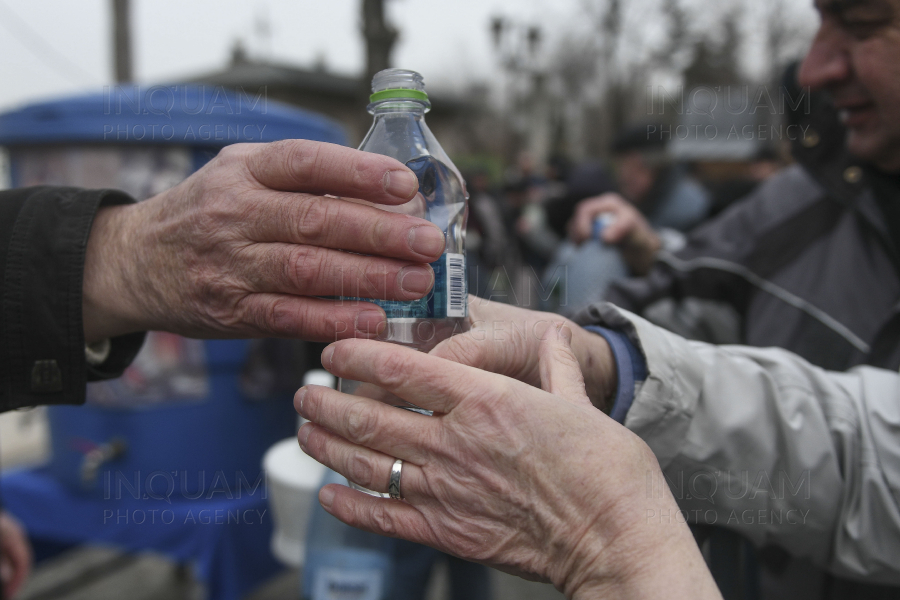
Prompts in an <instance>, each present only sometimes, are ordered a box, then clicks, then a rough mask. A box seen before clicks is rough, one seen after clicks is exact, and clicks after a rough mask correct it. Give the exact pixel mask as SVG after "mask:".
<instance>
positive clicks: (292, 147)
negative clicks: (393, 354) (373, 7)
mask: <svg viewBox="0 0 900 600" xmlns="http://www.w3.org/2000/svg"><path fill="white" fill-rule="evenodd" d="M417 190H418V181H417V180H416V177H415V175H414V174H413V173H412V172H411V171H410V170H409V169H407V168H406V167H405V166H404V165H402V164H401V163H399V162H397V161H395V160H393V159H391V158H387V157H384V156H379V155H375V154H369V153H365V152H359V151H356V150H352V149H349V148H344V147H341V146H335V145H332V144H324V143H318V142H310V141H305V140H289V141H284V142H277V143H274V144H239V145H234V146H229V147H227V148H225V149H223V150H222V151H221V152H220V153H219V155H218V156H217V157H216V158H215V159H214V160H212V161H211V162H210V163H209V164H207V165H206V166H205V167H204V168H203V169H201V170H200V171H198V172H197V173H195V174H194V175H193V176H191V177H190V178H188V179H187V180H185V181H184V182H182V183H181V184H180V185H178V186H176V187H174V188H172V189H171V190H168V191H166V192H164V193H162V194H160V195H158V196H155V197H154V198H151V199H149V200H147V201H145V202H141V203H139V204H136V205H130V206H122V207H111V208H105V209H102V210H101V211H99V213H98V215H97V218H96V220H95V223H94V227H93V229H92V231H91V237H90V239H89V242H88V250H87V256H86V261H85V276H84V321H85V335H86V339H87V340H88V341H93V340H97V339H102V338H104V337H111V336H112V335H118V334H122V333H128V332H132V331H143V330H152V329H155V330H165V331H172V332H175V333H181V334H184V335H189V336H194V337H254V336H288V337H298V338H303V339H310V340H334V339H337V338H340V337H353V336H363V337H374V336H375V335H376V334H377V333H378V331H380V330H381V328H383V327H384V324H385V316H384V311H383V310H381V309H380V308H379V307H377V306H375V305H373V304H369V303H349V302H344V303H340V302H339V301H333V300H325V299H320V298H317V296H359V297H365V298H382V299H384V298H387V299H396V300H412V299H416V298H420V297H422V296H423V295H424V294H425V293H427V291H428V290H429V289H431V286H432V283H433V280H434V273H433V272H432V270H431V267H429V266H428V264H427V263H429V262H432V261H434V260H436V259H437V258H438V257H440V255H441V253H442V252H443V249H444V238H443V234H442V232H441V231H440V230H439V229H438V228H437V227H436V226H435V225H433V224H431V223H428V222H427V221H424V220H422V219H416V218H414V217H411V216H408V215H402V214H395V213H391V212H387V211H384V210H380V209H378V208H375V207H373V206H369V205H366V204H364V203H361V202H359V200H364V201H367V202H371V203H378V204H388V205H398V204H402V203H405V202H407V201H409V200H410V199H411V198H413V197H414V196H415V194H416V191H417ZM326 194H328V195H326ZM332 195H333V196H332ZM334 196H347V197H349V198H353V199H358V200H347V199H342V198H337V197H334ZM345 251H349V252H345ZM368 255H372V256H368Z"/></svg>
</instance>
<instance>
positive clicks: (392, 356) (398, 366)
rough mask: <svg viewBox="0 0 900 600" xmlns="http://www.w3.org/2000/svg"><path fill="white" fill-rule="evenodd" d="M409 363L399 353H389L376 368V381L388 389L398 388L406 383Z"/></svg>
mask: <svg viewBox="0 0 900 600" xmlns="http://www.w3.org/2000/svg"><path fill="white" fill-rule="evenodd" d="M407 373H409V361H408V360H407V358H406V357H405V356H403V355H402V354H400V353H399V352H389V353H387V354H386V355H385V356H384V358H382V359H381V361H380V362H379V363H378V364H377V365H376V367H375V378H376V380H377V381H378V382H379V383H381V384H383V385H386V386H388V387H396V386H399V385H400V384H402V383H403V382H404V381H406V377H407Z"/></svg>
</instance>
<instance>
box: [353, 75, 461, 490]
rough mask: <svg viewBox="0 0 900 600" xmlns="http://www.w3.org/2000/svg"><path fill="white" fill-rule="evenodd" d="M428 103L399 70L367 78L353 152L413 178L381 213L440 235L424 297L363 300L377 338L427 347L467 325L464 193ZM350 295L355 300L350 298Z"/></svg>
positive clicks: (367, 390) (417, 79)
mask: <svg viewBox="0 0 900 600" xmlns="http://www.w3.org/2000/svg"><path fill="white" fill-rule="evenodd" d="M430 108H431V103H430V102H429V101H428V94H426V93H425V84H424V82H423V80H422V76H421V75H419V74H418V73H416V72H415V71H408V70H406V69H385V70H384V71H380V72H379V73H376V74H375V77H373V78H372V95H371V97H370V104H369V106H368V109H369V112H370V113H371V114H372V115H374V117H375V120H374V122H373V123H372V128H371V129H369V133H367V134H366V137H365V139H363V141H362V144H360V146H359V149H360V150H364V151H366V152H373V153H375V154H383V155H385V156H390V157H392V158H396V159H397V160H399V161H400V162H402V163H404V164H405V165H406V166H407V167H409V168H410V169H411V170H412V172H413V173H415V174H416V177H417V178H418V180H419V191H418V193H417V194H416V195H415V197H414V198H413V199H412V200H410V201H409V202H407V203H406V204H402V205H400V206H379V208H383V209H384V210H389V211H392V212H398V213H403V214H408V215H412V216H415V217H420V218H422V219H427V220H428V221H431V222H432V223H434V224H435V225H437V226H438V227H440V228H441V230H442V231H443V232H444V238H445V247H444V253H443V255H442V256H441V257H440V258H439V259H438V260H437V261H435V262H433V263H431V268H432V269H433V270H434V287H433V288H432V290H431V292H429V294H428V295H427V296H425V297H424V298H421V299H419V300H413V301H411V302H400V301H394V300H374V301H373V300H367V301H369V302H375V303H376V304H378V305H379V306H381V307H382V308H383V309H384V312H385V314H386V316H387V326H386V327H385V329H384V331H383V332H382V334H381V335H380V336H379V339H380V340H383V341H386V342H392V343H395V344H402V345H404V346H408V347H410V348H415V349H416V350H419V351H422V352H428V351H429V350H431V349H432V348H434V347H435V346H436V345H437V344H438V343H440V342H441V341H442V340H445V339H447V338H448V337H450V336H451V335H455V334H457V333H462V332H463V331H465V330H466V329H467V328H468V320H467V319H466V317H467V316H468V304H467V296H468V293H467V285H468V283H467V277H466V247H465V242H466V217H467V216H468V205H467V200H468V197H469V195H468V193H467V192H466V186H465V182H464V181H463V178H462V176H461V175H460V174H459V170H457V168H456V166H454V164H453V162H452V161H451V160H450V158H449V157H448V156H447V153H446V152H444V149H443V148H441V145H440V144H439V143H438V141H437V139H435V137H434V134H433V133H431V130H430V129H428V125H426V124H425V113H426V112H428V110H429V109H430ZM350 300H353V301H355V300H356V298H351V299H350ZM338 389H339V390H340V391H341V392H344V393H346V394H356V395H363V396H368V397H377V398H378V399H380V400H381V401H383V402H386V403H388V404H393V405H395V406H399V407H401V408H406V409H408V410H413V411H416V412H420V413H424V414H431V413H430V411H427V410H423V409H420V408H419V407H417V406H415V405H414V404H412V403H410V402H407V401H405V400H402V399H400V398H397V397H395V396H393V395H392V394H389V393H387V392H385V391H383V390H379V389H378V388H374V387H373V386H370V385H362V384H360V383H359V382H356V381H350V380H346V379H341V380H339V384H338ZM349 483H350V485H351V487H354V488H356V489H360V490H362V491H365V492H367V493H369V494H372V495H375V496H387V494H379V493H377V492H373V491H371V490H366V489H364V488H361V487H359V486H357V485H355V484H354V483H353V482H349Z"/></svg>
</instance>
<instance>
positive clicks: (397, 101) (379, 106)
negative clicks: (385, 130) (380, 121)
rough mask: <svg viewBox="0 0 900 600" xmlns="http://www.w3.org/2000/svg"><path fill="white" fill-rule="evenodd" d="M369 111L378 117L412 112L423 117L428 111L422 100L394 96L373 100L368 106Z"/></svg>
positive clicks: (411, 113) (413, 114)
mask: <svg viewBox="0 0 900 600" xmlns="http://www.w3.org/2000/svg"><path fill="white" fill-rule="evenodd" d="M368 109H369V113H370V114H372V115H375V117H376V118H378V117H380V116H385V115H396V114H403V113H405V114H410V115H412V116H415V117H423V116H424V115H425V113H426V112H428V107H426V106H425V105H424V104H422V103H421V102H418V101H416V100H406V99H403V98H392V99H390V100H382V101H380V102H373V103H372V104H370V105H369V106H368Z"/></svg>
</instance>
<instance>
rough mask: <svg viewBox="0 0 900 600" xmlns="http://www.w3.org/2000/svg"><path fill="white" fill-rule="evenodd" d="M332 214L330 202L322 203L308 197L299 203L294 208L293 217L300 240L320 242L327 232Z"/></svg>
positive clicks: (317, 199)
mask: <svg viewBox="0 0 900 600" xmlns="http://www.w3.org/2000/svg"><path fill="white" fill-rule="evenodd" d="M332 212H333V209H332V208H331V203H330V202H322V201H320V199H319V198H316V197H309V198H306V199H305V200H304V201H302V202H300V203H299V204H298V206H296V208H295V212H294V215H293V217H294V224H295V227H296V229H297V233H298V234H299V235H300V237H301V239H303V240H307V241H319V240H322V239H323V238H324V237H325V236H326V235H327V233H328V231H329V226H328V225H329V223H330V222H331V216H332Z"/></svg>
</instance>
